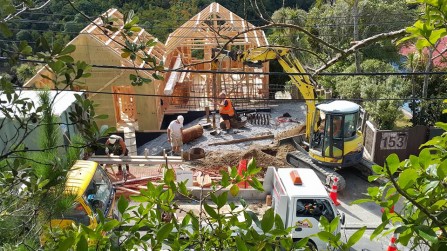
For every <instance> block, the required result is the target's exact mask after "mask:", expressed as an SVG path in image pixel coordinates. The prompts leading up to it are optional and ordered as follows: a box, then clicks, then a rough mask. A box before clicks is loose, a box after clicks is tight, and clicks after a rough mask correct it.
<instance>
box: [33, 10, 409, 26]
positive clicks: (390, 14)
mask: <svg viewBox="0 0 447 251" xmlns="http://www.w3.org/2000/svg"><path fill="white" fill-rule="evenodd" d="M165 11H166V9H165ZM104 12H105V11H103V12H102V13H101V14H98V15H95V16H90V17H89V18H90V19H96V18H98V17H99V16H102V14H103V13H104ZM199 12H200V11H199ZM24 13H25V14H29V15H39V16H59V17H64V18H65V17H68V18H71V17H74V16H75V15H77V14H79V13H74V14H70V15H67V14H56V13H37V12H24ZM135 14H136V15H137V16H138V17H140V15H138V14H139V13H138V12H135ZM400 15H402V12H388V13H383V14H382V13H380V14H378V13H371V14H369V13H367V14H362V15H357V16H356V17H357V18H364V17H372V18H378V17H386V18H389V17H390V16H400ZM194 17H195V15H194V16H192V17H191V18H190V19H176V21H182V22H187V21H194V22H195V21H197V20H198V21H199V22H205V21H214V20H218V21H225V22H229V21H235V20H234V19H233V20H231V19H195V18H194ZM241 18H243V17H241ZM350 18H354V15H346V16H332V17H305V18H304V19H307V20H325V21H327V20H333V19H350ZM281 20H284V21H295V20H297V19H290V18H287V19H282V18H281ZM142 21H150V20H145V19H141V17H140V22H142ZM243 21H246V22H250V23H252V22H263V21H262V20H259V19H243Z"/></svg>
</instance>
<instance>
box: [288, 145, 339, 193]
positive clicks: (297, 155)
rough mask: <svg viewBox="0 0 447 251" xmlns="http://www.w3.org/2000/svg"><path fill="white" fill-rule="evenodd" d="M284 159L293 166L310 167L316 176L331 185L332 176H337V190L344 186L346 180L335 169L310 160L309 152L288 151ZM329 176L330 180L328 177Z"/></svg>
mask: <svg viewBox="0 0 447 251" xmlns="http://www.w3.org/2000/svg"><path fill="white" fill-rule="evenodd" d="M286 160H287V162H288V163H289V164H291V165H292V166H294V167H307V168H312V169H314V170H315V171H316V173H317V176H318V177H320V179H323V180H326V185H327V186H331V185H332V184H331V182H332V181H333V180H334V179H333V178H335V177H337V178H338V184H337V190H338V191H342V190H343V189H345V187H346V180H345V178H343V176H341V175H340V174H339V173H337V172H336V170H335V169H333V168H330V167H326V166H322V165H319V164H318V163H315V162H314V161H312V158H310V156H309V154H308V153H307V152H303V151H294V152H290V153H288V154H287V156H286ZM328 178H330V181H329V179H328Z"/></svg>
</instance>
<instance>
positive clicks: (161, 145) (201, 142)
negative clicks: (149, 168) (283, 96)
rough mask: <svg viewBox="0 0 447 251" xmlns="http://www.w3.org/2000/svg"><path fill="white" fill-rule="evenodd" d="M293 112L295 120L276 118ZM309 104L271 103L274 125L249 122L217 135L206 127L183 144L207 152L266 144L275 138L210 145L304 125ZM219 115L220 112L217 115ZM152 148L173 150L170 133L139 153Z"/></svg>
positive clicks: (155, 152)
mask: <svg viewBox="0 0 447 251" xmlns="http://www.w3.org/2000/svg"><path fill="white" fill-rule="evenodd" d="M285 113H289V114H290V116H291V117H290V119H291V120H293V121H292V122H282V123H276V122H275V121H276V118H278V117H281V116H282V115H283V114H285ZM305 113H306V105H305V104H304V103H303V102H288V103H280V104H278V105H274V106H272V107H271V113H270V115H271V119H270V125H253V124H250V123H247V126H246V127H245V128H241V129H233V132H231V133H229V134H227V133H226V132H224V131H222V132H220V134H219V135H217V136H213V135H211V134H210V131H208V130H205V129H204V131H203V135H202V136H201V137H199V138H197V139H195V140H193V141H191V142H189V143H187V144H184V145H183V151H189V149H191V148H194V147H200V148H203V149H204V150H205V152H207V153H208V152H217V151H220V152H226V151H245V150H247V149H249V148H250V146H252V145H253V144H256V145H260V146H266V145H270V144H271V143H272V139H266V140H257V141H247V142H242V143H237V144H229V145H215V146H209V144H210V143H215V142H223V141H228V140H234V139H243V138H250V137H255V136H260V135H266V134H269V133H271V134H273V135H275V136H276V135H278V134H279V133H281V132H284V131H287V130H289V129H292V128H294V127H296V126H298V125H302V124H303V123H304V121H305V119H306V117H305V116H306V115H305ZM217 118H218V119H219V116H217ZM205 123H206V118H201V119H197V120H194V121H192V122H191V123H188V124H186V125H184V128H185V129H186V128H189V127H192V126H194V125H197V124H205ZM146 148H147V149H148V151H149V155H161V153H162V152H163V149H166V150H167V151H169V150H170V149H171V146H170V144H169V143H168V141H167V136H166V134H163V135H161V136H159V137H158V138H156V139H154V140H152V141H150V142H147V143H146V144H144V145H143V146H141V147H139V148H138V155H143V154H144V149H146Z"/></svg>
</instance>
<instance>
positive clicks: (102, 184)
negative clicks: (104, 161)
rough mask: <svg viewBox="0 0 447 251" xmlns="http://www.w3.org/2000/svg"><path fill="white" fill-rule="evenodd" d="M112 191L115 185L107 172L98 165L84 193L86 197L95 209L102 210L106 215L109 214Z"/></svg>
mask: <svg viewBox="0 0 447 251" xmlns="http://www.w3.org/2000/svg"><path fill="white" fill-rule="evenodd" d="M112 192H113V187H112V183H111V182H110V179H109V177H108V176H107V174H106V172H105V171H104V170H103V169H102V168H101V167H100V166H98V168H97V169H96V172H95V174H94V175H93V179H92V181H91V182H90V184H89V185H88V187H87V189H86V191H85V193H84V199H85V200H86V201H87V202H88V203H89V205H90V207H91V208H92V209H93V210H94V211H96V210H101V211H102V212H103V213H104V215H107V213H108V211H109V208H108V207H109V206H110V205H109V204H110V202H111V195H112Z"/></svg>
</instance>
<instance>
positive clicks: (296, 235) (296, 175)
mask: <svg viewBox="0 0 447 251" xmlns="http://www.w3.org/2000/svg"><path fill="white" fill-rule="evenodd" d="M264 189H265V191H267V192H270V193H271V196H272V207H273V209H274V212H275V213H276V214H278V215H279V216H280V217H281V219H282V220H283V222H284V226H285V227H286V228H288V227H293V230H292V232H291V235H292V238H293V239H294V240H299V239H302V238H304V237H309V236H310V235H312V234H316V233H318V232H320V229H319V227H318V224H319V220H320V217H321V216H325V217H326V218H327V219H328V220H329V222H330V221H332V220H333V219H334V218H335V217H337V216H341V222H342V224H343V223H344V215H340V213H339V212H338V210H337V208H336V207H335V205H334V203H333V201H332V200H331V199H330V197H329V196H328V193H327V191H326V189H325V187H324V185H323V184H322V183H321V181H320V179H319V178H318V176H317V175H316V173H315V172H314V171H313V170H312V169H308V168H279V169H278V170H276V169H275V168H274V167H269V168H268V169H267V173H266V175H265V181H264ZM340 228H341V225H339V226H338V228H337V232H339V231H340ZM309 246H312V247H314V248H317V249H318V250H324V249H326V243H324V242H322V241H321V240H320V239H318V238H316V237H310V240H309Z"/></svg>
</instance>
